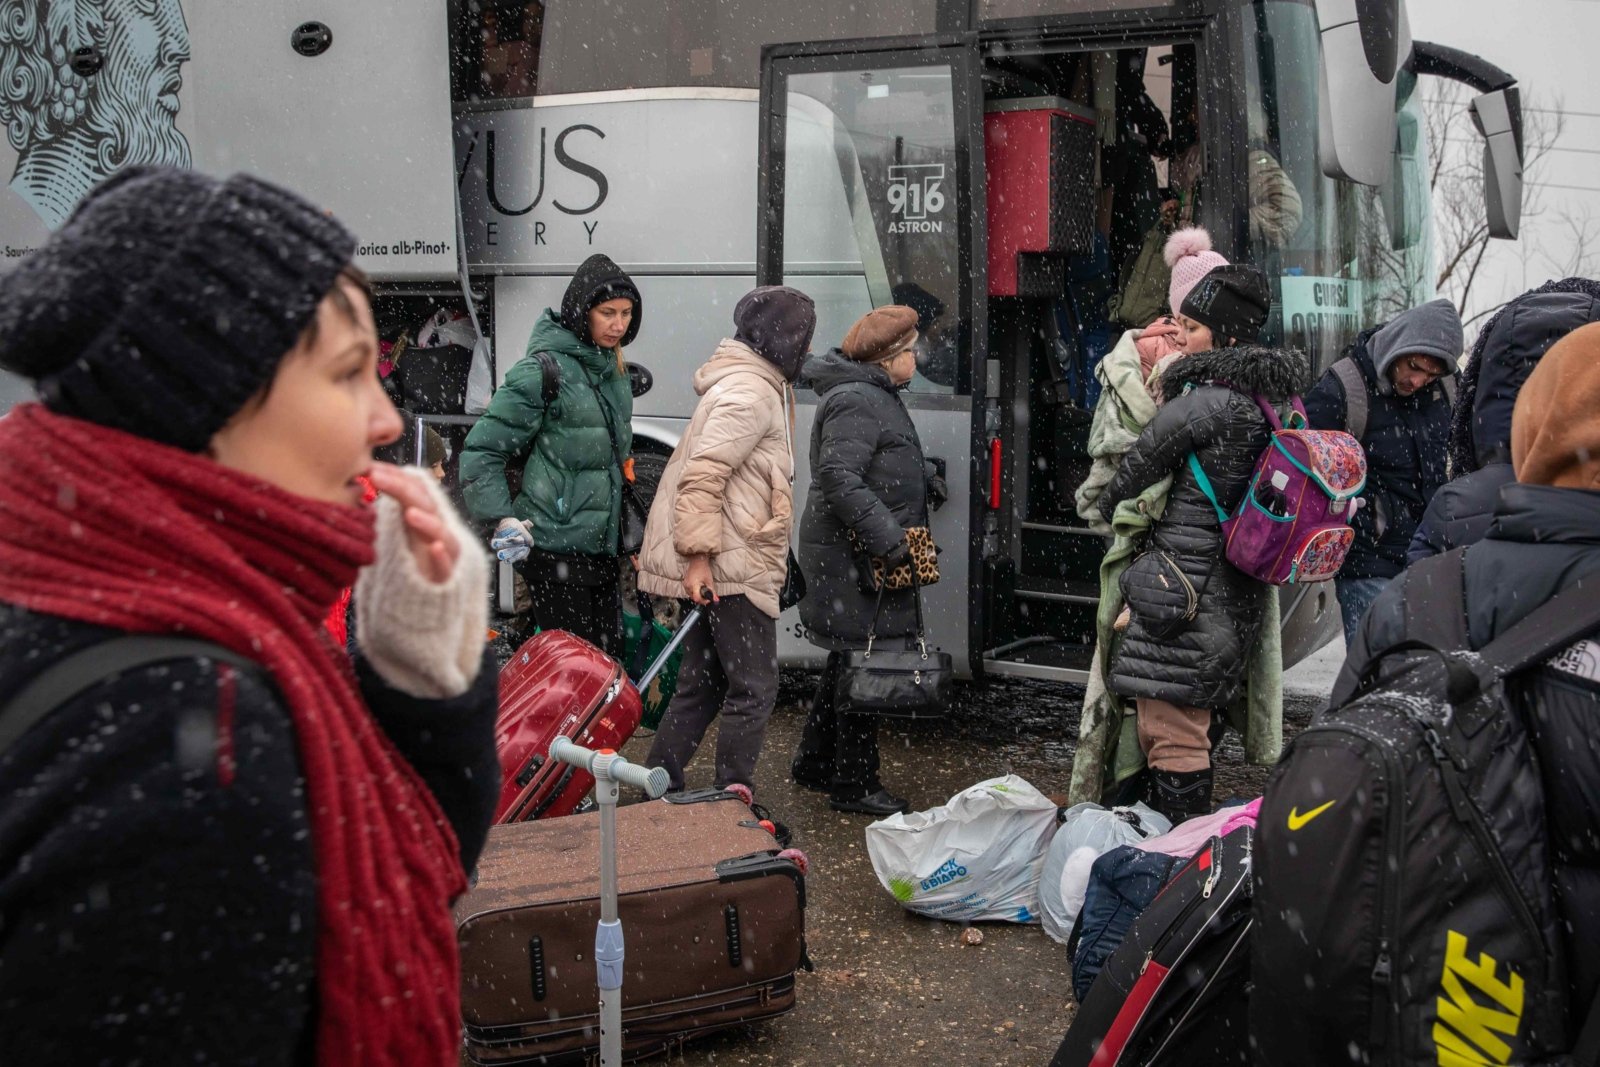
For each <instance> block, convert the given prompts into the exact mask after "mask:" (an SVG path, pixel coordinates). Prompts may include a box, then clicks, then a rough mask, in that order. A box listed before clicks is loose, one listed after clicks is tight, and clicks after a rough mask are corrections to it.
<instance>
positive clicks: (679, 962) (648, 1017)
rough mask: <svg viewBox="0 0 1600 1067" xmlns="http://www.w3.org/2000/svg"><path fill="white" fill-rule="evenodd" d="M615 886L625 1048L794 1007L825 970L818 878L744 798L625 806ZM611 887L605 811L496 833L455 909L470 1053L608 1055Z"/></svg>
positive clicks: (574, 1059) (560, 1057) (691, 797)
mask: <svg viewBox="0 0 1600 1067" xmlns="http://www.w3.org/2000/svg"><path fill="white" fill-rule="evenodd" d="M802 862H803V860H802ZM617 883H618V885H617V888H618V916H619V918H620V919H621V921H622V930H623V937H624V940H625V945H626V961H625V964H624V978H623V983H622V1026H623V1054H624V1056H625V1058H628V1059H637V1058H639V1057H641V1056H646V1055H650V1054H652V1053H655V1052H659V1051H661V1050H663V1049H668V1048H672V1047H675V1046H678V1045H680V1044H681V1043H682V1042H683V1041H685V1040H687V1039H689V1038H692V1037H697V1036H699V1035H701V1034H708V1033H711V1032H712V1031H715V1030H719V1029H722V1028H724V1027H728V1026H734V1025H737V1024H740V1023H746V1022H751V1021H753V1020H757V1019H765V1018H769V1017H771V1016H775V1015H781V1014H782V1013H784V1012H786V1011H789V1010H790V1009H791V1008H793V1007H794V1004H795V982H794V975H795V971H796V969H798V968H799V967H802V966H803V967H806V968H807V969H810V966H811V962H810V960H808V959H807V958H806V951H805V923H804V918H805V876H804V873H803V872H802V870H801V867H800V866H799V864H797V863H796V862H795V861H794V859H792V858H791V854H785V855H783V856H781V857H780V856H779V850H778V844H777V842H776V841H775V840H774V839H773V836H772V835H771V834H770V833H768V832H767V831H766V830H765V829H763V828H762V827H761V826H760V824H759V823H758V822H757V820H756V816H755V815H754V814H753V813H752V812H751V811H750V809H749V808H748V807H747V806H746V805H745V804H744V802H743V801H741V800H740V799H739V798H738V797H736V796H734V795H733V794H731V793H724V792H721V791H718V790H699V791H696V792H691V793H682V794H678V795H676V796H673V797H670V798H667V799H665V800H655V801H648V802H645V803H642V804H632V805H628V806H625V807H621V808H618V809H617ZM599 889H600V816H599V813H598V812H593V813H589V814H585V815H569V816H566V817H565V818H560V819H548V820H540V821H538V822H523V823H511V824H507V825H503V826H494V827H491V828H490V830H489V842H488V844H487V846H485V848H484V851H483V855H482V857H481V858H480V859H479V861H478V869H477V873H476V875H475V878H474V882H473V886H472V888H471V889H470V890H468V892H467V893H466V895H464V896H463V897H462V898H461V899H460V900H459V901H458V902H457V903H456V907H455V918H456V929H457V933H458V935H459V937H460V942H461V1012H462V1018H463V1022H464V1023H465V1026H466V1046H467V1055H468V1058H469V1059H470V1060H471V1062H473V1063H476V1064H494V1065H500V1064H515V1063H530V1062H539V1063H545V1064H563V1063H584V1062H587V1061H588V1060H589V1059H591V1058H592V1057H593V1056H594V1055H595V1054H596V1051H597V1050H598V1048H599V1040H600V1038H599V1011H600V1007H599V1005H600V1000H599V991H598V989H597V988H596V984H595V968H594V933H595V923H596V921H597V920H598V919H599V911H600V904H599V896H598V895H599Z"/></svg>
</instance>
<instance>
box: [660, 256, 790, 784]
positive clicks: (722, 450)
mask: <svg viewBox="0 0 1600 1067" xmlns="http://www.w3.org/2000/svg"><path fill="white" fill-rule="evenodd" d="M733 321H734V326H735V332H734V335H733V337H731V338H729V339H726V340H724V341H723V342H722V343H721V344H719V345H718V346H717V350H716V351H715V352H714V353H713V354H712V356H711V359H710V360H709V361H707V362H706V363H705V365H704V366H702V367H701V368H700V369H699V370H697V371H696V372H695V375H694V388H695V392H696V393H698V394H699V395H700V402H699V404H698V405H697V406H696V407H695V412H694V417H693V418H692V419H691V420H690V421H689V429H688V431H687V432H686V433H685V434H684V436H683V440H682V441H681V442H679V444H678V447H677V448H676V449H675V450H673V453H672V459H671V460H670V461H668V463H667V469H666V471H665V473H663V474H662V477H661V485H660V488H658V489H657V490H656V496H655V502H654V504H653V505H652V506H651V508H650V519H649V521H648V522H647V523H646V525H645V534H644V550H643V551H642V552H641V553H640V557H639V588H641V589H643V590H644V591H645V592H647V593H651V594H654V595H657V596H675V597H685V598H687V599H689V600H692V601H694V602H695V603H696V604H698V605H702V606H703V607H704V610H705V619H704V621H703V622H701V623H700V624H699V625H698V626H696V627H694V628H693V629H692V630H690V631H689V634H688V635H687V636H686V637H685V638H684V641H683V666H682V667H681V668H680V669H679V672H678V691H677V693H676V694H675V695H674V696H673V699H672V703H671V704H670V705H669V706H668V708H667V714H666V718H665V719H664V720H663V721H662V723H661V727H660V729H658V730H657V731H656V739H655V743H654V744H653V745H652V746H651V747H650V755H649V756H648V757H647V762H648V763H649V764H650V765H652V766H660V767H665V768H666V769H667V774H668V775H669V776H670V778H671V782H672V785H671V788H672V789H674V790H677V789H682V788H683V769H684V767H685V765H687V764H688V762H689V761H690V760H691V759H693V758H694V754H695V751H696V750H697V749H698V748H699V747H700V740H701V738H703V737H704V736H705V732H706V729H707V727H709V726H710V725H711V721H712V720H713V719H715V718H716V717H717V715H718V714H719V713H720V714H721V716H722V728H721V731H720V732H719V734H718V738H717V762H716V777H715V784H716V785H717V786H718V787H723V786H728V785H733V784H734V783H740V784H743V785H746V786H749V787H751V788H752V789H754V786H755V769H756V758H757V757H758V756H759V755H760V753H761V742H762V739H763V738H764V737H765V736H766V731H767V720H768V719H769V718H770V717H771V715H772V705H773V702H774V701H775V700H776V699H777V696H778V591H779V590H780V589H782V588H783V582H784V576H785V573H786V570H787V563H788V555H789V530H790V527H791V526H792V524H793V519H794V490H793V485H792V483H793V481H794V401H793V395H792V393H791V386H792V383H793V382H794V380H795V378H796V377H798V375H799V373H800V366H801V364H802V363H803V362H804V361H805V358H806V356H807V354H808V353H809V351H810V348H811V335H812V333H813V332H814V331H815V329H816V324H817V315H816V308H815V305H814V304H813V303H812V301H811V298H810V297H808V296H806V295H805V294H804V293H802V292H800V291H799V290H796V289H790V288H788V287H787V286H780V285H771V286H763V287H761V288H759V289H754V290H752V291H751V292H749V293H746V294H745V295H744V297H743V298H741V299H740V301H739V303H738V305H737V306H736V307H735V308H734V310H733Z"/></svg>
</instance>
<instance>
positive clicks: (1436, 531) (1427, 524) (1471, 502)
mask: <svg viewBox="0 0 1600 1067" xmlns="http://www.w3.org/2000/svg"><path fill="white" fill-rule="evenodd" d="M1596 321H1600V282H1594V281H1590V280H1589V279H1587V278H1565V279H1562V280H1561V281H1553V282H1546V283H1545V284H1544V285H1542V286H1540V287H1539V288H1537V289H1534V290H1532V291H1531V292H1528V293H1524V294H1523V295H1522V296H1519V297H1517V298H1516V299H1515V300H1513V301H1511V302H1510V303H1509V304H1507V305H1506V306H1505V307H1503V308H1501V309H1500V310H1499V311H1497V312H1496V313H1495V314H1494V317H1492V318H1491V319H1490V320H1489V322H1488V323H1487V324H1486V325H1485V326H1484V328H1483V330H1482V332H1481V333H1479V334H1478V340H1477V342H1476V343H1475V344H1474V345H1473V349H1472V359H1471V360H1469V361H1468V362H1467V364H1466V368H1465V369H1464V370H1463V371H1462V374H1461V391H1460V396H1459V398H1458V400H1457V404H1456V410H1455V415H1454V419H1453V422H1452V424H1451V427H1450V469H1451V473H1453V474H1454V475H1455V476H1456V477H1455V478H1454V479H1453V480H1452V481H1450V482H1449V483H1447V484H1446V485H1445V486H1444V487H1442V488H1441V489H1440V490H1439V491H1438V492H1437V493H1435V494H1434V497H1433V499H1432V500H1431V501H1429V503H1428V508H1427V511H1426V512H1424V513H1423V517H1422V522H1421V523H1420V524H1419V525H1418V526H1417V532H1416V535H1415V536H1414V537H1413V538H1412V539H1411V546H1410V548H1409V549H1408V550H1407V553H1406V558H1407V562H1408V563H1415V562H1416V561H1417V560H1419V559H1423V558H1425V557H1427V556H1432V555H1437V554H1439V553H1441V552H1448V551H1449V550H1450V549H1452V548H1460V547H1462V546H1465V545H1470V544H1475V543H1476V542H1478V541H1481V540H1483V537H1484V535H1485V534H1487V533H1488V532H1489V526H1490V524H1491V523H1492V522H1493V521H1494V512H1495V507H1496V506H1497V504H1498V503H1499V499H1500V490H1501V489H1502V488H1504V487H1505V486H1507V485H1510V484H1511V483H1512V482H1514V481H1516V475H1515V474H1513V473H1512V470H1511V412H1512V408H1513V406H1514V405H1515V404H1516V400H1517V394H1518V393H1519V392H1520V391H1521V389H1522V383H1523V382H1525V381H1527V379H1528V375H1530V374H1532V373H1533V368H1534V367H1536V366H1538V363H1539V360H1540V359H1541V358H1543V356H1544V354H1545V352H1546V351H1547V350H1548V349H1549V348H1550V346H1551V345H1553V344H1555V343H1556V342H1557V341H1559V340H1560V339H1561V338H1562V337H1565V336H1566V335H1567V334H1569V333H1571V332H1572V331H1573V330H1576V329H1577V328H1578V327H1580V326H1583V325H1585V324H1586V323H1590V322H1596Z"/></svg>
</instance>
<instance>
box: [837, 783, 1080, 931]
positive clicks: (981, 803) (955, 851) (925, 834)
mask: <svg viewBox="0 0 1600 1067" xmlns="http://www.w3.org/2000/svg"><path fill="white" fill-rule="evenodd" d="M1056 814H1057V809H1056V805H1055V803H1054V802H1053V801H1052V800H1051V799H1050V798H1049V797H1047V796H1045V795H1044V794H1043V793H1041V792H1039V791H1038V790H1037V789H1035V788H1034V787H1033V786H1031V785H1029V784H1028V783H1027V782H1025V781H1024V780H1023V779H1021V778H1019V777H1017V776H1016V775H1014V774H1008V775H1006V776H1005V777H1004V778H991V779H989V780H988V781H986V782H979V783H978V784H977V785H975V786H972V787H971V788H970V789H965V790H963V791H962V792H960V793H957V794H956V795H955V796H953V797H951V798H950V800H949V801H948V802H947V803H946V804H944V805H942V806H941V807H937V808H934V809H933V810H931V811H918V812H913V813H912V814H910V815H891V816H889V817H888V818H887V819H880V820H879V821H878V822H875V823H873V824H872V825H870V826H868V827H867V855H868V856H870V857H871V859H872V869H873V870H874V871H875V872H877V875H878V881H879V882H882V883H883V887H884V888H885V889H887V890H888V891H889V892H890V893H892V894H894V898H895V899H896V900H898V901H899V902H900V903H901V904H902V905H904V906H905V907H906V908H908V909H910V910H911V911H914V912H917V913H918V914H919V915H927V916H930V917H932V918H935V919H951V920H955V921H957V922H975V921H978V920H983V919H1003V920H1005V921H1007V922H1020V923H1031V922H1038V921H1039V865H1040V864H1041V863H1043V862H1044V853H1045V849H1046V847H1048V846H1049V844H1050V838H1051V836H1052V835H1054V834H1055V832H1056Z"/></svg>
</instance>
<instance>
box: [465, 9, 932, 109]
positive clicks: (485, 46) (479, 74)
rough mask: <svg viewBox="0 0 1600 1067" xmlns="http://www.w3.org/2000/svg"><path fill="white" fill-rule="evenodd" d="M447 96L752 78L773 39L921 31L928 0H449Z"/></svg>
mask: <svg viewBox="0 0 1600 1067" xmlns="http://www.w3.org/2000/svg"><path fill="white" fill-rule="evenodd" d="M455 3H456V5H457V8H456V18H455V19H454V20H453V25H454V27H455V36H456V45H455V47H454V49H453V55H454V57H455V59H454V63H455V66H456V67H457V69H456V71H455V77H454V79H453V81H454V83H455V90H456V100H457V102H466V101H469V100H474V99H478V100H482V99H504V98H510V97H528V96H533V95H535V94H536V93H538V94H543V95H554V94H559V93H589V92H604V91H608V90H617V89H647V88H655V87H663V86H673V87H683V86H695V85H706V86H719V87H725V88H747V89H754V88H756V87H757V85H758V84H759V83H760V76H761V46H762V45H764V44H768V43H771V42H776V41H818V40H821V41H826V40H840V39H844V38H854V37H892V36H898V35H910V34H926V33H932V32H934V29H935V9H936V7H937V0H901V2H898V3H893V4H866V3H857V2H851V0H807V2H805V3H796V4H784V3H774V2H772V0H546V2H544V3H540V2H538V0H455Z"/></svg>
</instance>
